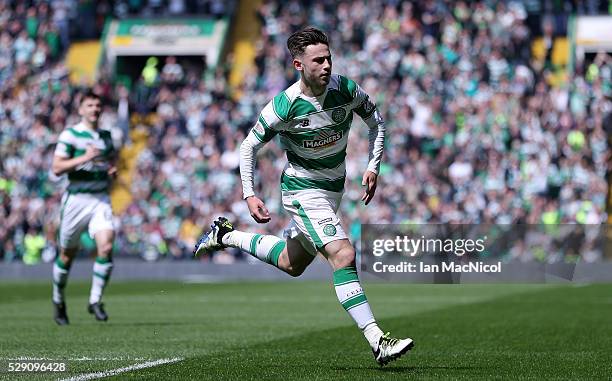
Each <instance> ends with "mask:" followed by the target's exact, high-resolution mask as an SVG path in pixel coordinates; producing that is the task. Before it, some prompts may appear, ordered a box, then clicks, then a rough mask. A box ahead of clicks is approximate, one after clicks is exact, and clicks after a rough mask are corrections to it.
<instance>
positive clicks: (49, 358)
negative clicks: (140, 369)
mask: <svg viewBox="0 0 612 381" xmlns="http://www.w3.org/2000/svg"><path fill="white" fill-rule="evenodd" d="M152 360H154V359H152V358H146V357H134V358H131V357H70V358H57V357H27V356H20V357H0V361H152Z"/></svg>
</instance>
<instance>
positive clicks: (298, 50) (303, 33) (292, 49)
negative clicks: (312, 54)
mask: <svg viewBox="0 0 612 381" xmlns="http://www.w3.org/2000/svg"><path fill="white" fill-rule="evenodd" d="M316 44H324V45H327V46H329V39H328V38H327V35H326V34H325V33H323V31H321V30H319V29H317V28H315V27H312V26H308V27H306V28H304V29H301V30H298V31H297V32H294V33H293V34H292V35H291V36H289V38H288V39H287V49H289V53H291V56H292V57H293V58H295V57H298V56H301V55H302V54H304V51H305V50H306V47H307V46H308V45H316Z"/></svg>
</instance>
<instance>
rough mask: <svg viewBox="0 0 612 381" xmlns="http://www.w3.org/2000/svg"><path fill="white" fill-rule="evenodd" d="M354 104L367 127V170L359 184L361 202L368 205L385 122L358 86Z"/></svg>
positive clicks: (373, 191) (371, 195)
mask: <svg viewBox="0 0 612 381" xmlns="http://www.w3.org/2000/svg"><path fill="white" fill-rule="evenodd" d="M355 104H356V105H357V107H356V108H355V109H354V111H355V113H356V114H357V115H359V116H360V117H361V119H363V121H364V122H365V124H366V125H367V126H368V143H369V146H368V168H367V169H366V171H365V173H364V174H363V179H362V182H361V185H363V186H365V187H366V189H365V192H364V193H363V196H362V197H361V200H362V201H364V202H365V204H366V205H368V204H369V203H370V201H372V198H373V197H374V193H376V185H377V182H378V173H379V170H380V163H381V161H382V156H383V148H384V144H385V132H386V131H385V121H384V120H383V118H382V116H381V115H380V112H379V111H378V108H377V107H376V105H375V104H374V102H372V100H371V99H370V97H369V96H368V94H366V92H365V91H363V89H362V88H361V87H359V86H358V85H357V86H356V89H355Z"/></svg>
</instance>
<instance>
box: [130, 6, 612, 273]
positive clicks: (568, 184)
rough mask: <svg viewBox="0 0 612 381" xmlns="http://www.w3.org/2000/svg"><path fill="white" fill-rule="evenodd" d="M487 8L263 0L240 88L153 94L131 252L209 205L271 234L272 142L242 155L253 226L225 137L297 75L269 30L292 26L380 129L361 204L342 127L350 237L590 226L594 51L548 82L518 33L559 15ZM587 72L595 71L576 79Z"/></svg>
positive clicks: (184, 244) (605, 73)
mask: <svg viewBox="0 0 612 381" xmlns="http://www.w3.org/2000/svg"><path fill="white" fill-rule="evenodd" d="M451 3H453V5H452V6H451V5H449V4H451ZM489 3H490V2H486V1H482V2H477V3H470V4H469V5H468V3H467V2H457V3H456V4H454V2H444V1H421V2H412V3H407V2H406V3H402V4H401V5H397V4H396V2H381V1H369V2H366V1H357V2H341V3H337V2H332V1H328V2H325V1H318V2H313V3H311V5H308V6H306V5H304V4H302V3H301V2H297V1H293V2H288V3H286V2H280V1H266V2H265V3H264V4H263V5H262V7H261V8H260V9H259V12H258V15H259V17H260V19H261V21H262V29H261V30H262V36H263V37H262V39H261V41H260V42H259V44H258V46H257V48H258V54H257V57H256V59H255V61H256V67H255V68H254V69H253V71H252V73H250V75H247V76H246V78H245V81H244V83H243V84H242V87H241V88H240V89H239V90H240V93H242V94H243V95H242V96H241V97H240V99H238V100H237V101H236V102H235V101H233V100H232V99H231V98H230V97H228V95H227V94H226V92H225V89H227V85H226V83H225V79H226V78H227V75H224V74H223V73H219V72H218V73H217V75H216V76H215V77H214V79H211V80H210V81H207V82H197V81H189V80H187V81H186V84H185V85H184V86H183V87H181V88H180V90H178V91H173V90H172V89H173V87H172V86H173V85H172V84H171V83H167V81H166V83H164V81H163V80H162V83H161V85H160V91H159V93H158V94H157V96H156V99H155V101H154V102H153V103H154V104H155V105H157V116H158V117H159V120H158V121H157V122H156V127H155V129H154V131H155V132H154V134H153V136H152V137H151V142H150V144H149V149H148V150H147V151H145V152H144V153H143V154H142V155H141V157H140V158H139V162H140V165H139V170H138V174H137V176H136V178H135V181H134V183H133V186H134V188H133V191H134V193H135V194H137V195H138V196H137V197H136V200H137V201H136V202H135V203H134V205H132V206H131V207H130V208H129V212H128V215H129V216H131V217H130V218H129V219H125V221H126V222H127V221H129V223H126V225H125V231H126V232H132V237H133V238H132V242H133V245H134V249H133V252H134V253H141V252H143V249H144V250H145V252H147V253H150V257H151V258H156V257H157V256H158V255H159V253H170V254H171V257H173V258H177V257H183V256H185V255H187V254H188V253H189V251H190V248H191V247H192V244H193V243H194V242H195V240H196V239H197V237H198V234H197V233H199V232H200V231H201V230H200V229H201V228H203V227H204V228H206V226H207V224H209V223H210V222H211V221H212V220H213V218H214V217H216V216H218V215H227V216H228V217H230V218H231V219H232V220H233V221H235V222H236V225H238V227H239V228H240V229H245V230H253V229H255V230H256V231H262V230H265V231H266V232H268V233H271V234H276V235H280V234H282V231H283V228H284V226H286V224H287V223H288V221H289V220H288V217H287V215H286V214H285V213H284V211H283V208H282V206H281V203H280V191H279V187H278V182H279V180H278V179H279V174H280V172H281V171H282V169H283V166H284V155H283V153H282V151H281V150H280V149H279V148H278V147H277V146H276V145H275V144H274V143H270V144H268V145H267V146H266V148H264V149H263V150H262V151H261V152H260V156H259V158H258V162H257V166H258V169H257V173H256V186H257V188H258V195H259V196H261V198H262V199H263V200H265V202H266V204H267V206H268V209H270V211H271V212H272V213H273V218H272V221H271V222H270V223H268V224H267V225H258V224H256V223H255V222H254V221H253V220H252V219H251V218H250V216H249V213H248V210H247V208H246V205H245V203H244V202H243V201H242V200H241V184H240V179H239V172H238V164H239V162H238V161H239V160H238V157H239V154H238V146H239V144H240V142H241V140H242V139H243V138H244V136H245V134H246V133H248V129H249V128H250V127H251V126H252V124H253V121H255V120H256V118H257V113H258V112H259V110H261V108H262V107H263V105H265V104H266V103H267V102H268V101H269V100H270V99H271V98H272V97H273V96H275V95H276V94H277V93H278V92H280V91H282V90H283V89H285V88H286V87H287V86H289V85H290V84H291V83H292V82H294V81H295V80H297V76H296V73H295V71H294V70H293V68H292V67H291V65H290V62H291V61H290V57H289V55H288V52H287V51H286V47H285V41H286V38H287V37H288V35H289V34H290V33H291V32H292V31H294V30H296V29H297V28H299V27H301V26H304V25H315V26H318V27H320V28H322V29H323V30H326V31H329V32H330V37H331V41H332V52H333V56H334V67H335V71H336V72H339V73H341V74H344V75H347V76H349V77H350V78H352V79H354V80H355V81H357V82H358V83H360V84H361V85H362V86H363V87H364V88H365V89H366V90H367V91H368V93H369V94H371V95H373V96H374V97H375V98H376V101H377V104H378V105H379V107H380V108H381V110H382V112H383V115H384V116H385V118H386V121H387V129H388V133H389V136H392V137H393V138H392V139H388V141H387V149H386V155H385V160H384V164H383V167H382V170H381V174H382V176H381V180H380V181H381V186H380V187H379V188H378V194H377V196H376V198H375V200H374V204H373V205H372V206H370V207H368V208H364V207H363V206H361V205H360V203H359V199H360V197H361V194H362V192H363V189H362V187H361V186H360V184H361V175H362V171H363V170H364V168H365V167H366V160H367V158H366V157H364V156H363V154H362V153H363V152H366V150H367V138H366V136H365V131H366V129H365V128H363V126H359V125H357V126H355V128H354V129H353V133H352V135H351V141H350V143H349V159H348V160H347V172H348V177H349V180H348V181H347V188H346V195H345V198H344V201H343V206H342V214H343V215H344V216H345V223H346V224H347V225H348V226H347V228H348V229H347V231H348V232H350V234H351V237H352V239H353V240H357V238H358V237H359V232H360V224H362V223H446V222H450V223H459V222H461V223H496V224H517V223H523V224H525V223H529V224H554V223H583V224H599V223H602V222H604V221H605V219H606V215H605V202H606V199H605V198H606V193H607V183H606V180H605V179H606V171H607V170H608V168H607V162H608V161H609V158H610V151H609V147H608V145H607V142H606V139H607V135H606V131H605V130H604V126H605V125H606V124H605V123H604V120H605V118H609V115H610V113H609V112H610V109H611V105H610V99H609V97H610V95H611V94H610V84H611V78H610V70H611V68H612V66H611V65H612V61H611V60H610V56H609V55H605V54H600V55H598V56H597V58H596V59H595V60H594V61H593V63H592V64H589V66H588V67H577V68H576V71H575V73H574V74H573V77H572V78H568V79H567V80H566V82H565V83H564V85H562V86H558V87H552V86H551V85H550V84H549V83H548V78H549V77H550V75H551V74H552V70H553V68H551V64H550V62H544V63H543V64H540V63H539V62H536V61H534V60H533V59H532V58H531V52H530V45H531V41H532V39H533V37H534V32H533V31H532V29H533V25H536V26H538V27H539V26H540V25H542V24H545V25H553V26H555V25H564V21H563V20H567V14H563V13H558V12H557V13H555V16H554V17H552V16H551V17H550V18H548V19H547V18H543V17H541V16H540V15H539V14H537V13H536V14H534V13H529V12H528V9H526V8H525V7H524V6H522V5H521V4H520V3H509V4H508V5H506V4H505V3H499V4H496V5H495V6H494V7H491V6H489V5H488V4H489ZM589 4H591V5H593V4H594V3H593V2H591V3H589ZM589 4H587V5H589ZM595 5H597V4H595ZM589 7H590V8H589ZM597 10H598V9H597V6H590V5H589V6H586V5H585V6H584V9H582V8H581V9H575V11H579V12H587V11H588V12H590V11H597ZM541 11H546V9H544V10H542V9H539V10H537V12H541ZM549 11H554V9H550V10H549ZM557 33H565V31H564V30H560V31H558V32H557ZM593 67H594V68H596V71H597V73H599V74H598V75H596V76H590V77H589V76H585V74H584V73H585V72H589V71H590V72H592V71H593ZM221 70H222V69H220V71H221ZM607 125H610V123H608V124H607ZM187 200H189V201H187ZM142 237H146V238H145V239H141V238H142ZM174 237H178V239H175V238H174ZM168 242H171V244H170V245H168ZM169 246H170V247H169ZM514 252H517V251H516V250H515V251H514ZM233 255H235V256H240V254H239V252H238V251H234V253H233ZM509 255H511V256H512V255H515V254H512V253H510V254H509ZM594 258H597V256H596V255H589V257H588V258H586V257H585V259H588V260H592V259H594ZM233 259H234V257H233V256H232V255H228V253H227V252H221V253H218V254H216V255H215V256H213V260H215V261H219V262H230V261H232V260H233ZM522 259H525V258H522ZM205 260H208V258H205Z"/></svg>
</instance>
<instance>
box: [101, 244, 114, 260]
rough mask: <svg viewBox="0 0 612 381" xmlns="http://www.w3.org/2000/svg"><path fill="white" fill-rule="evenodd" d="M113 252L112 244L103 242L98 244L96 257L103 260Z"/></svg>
mask: <svg viewBox="0 0 612 381" xmlns="http://www.w3.org/2000/svg"><path fill="white" fill-rule="evenodd" d="M112 251H113V243H112V242H104V243H102V244H100V246H99V247H98V255H99V256H101V257H103V258H108V257H109V256H110V255H111V252H112Z"/></svg>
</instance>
